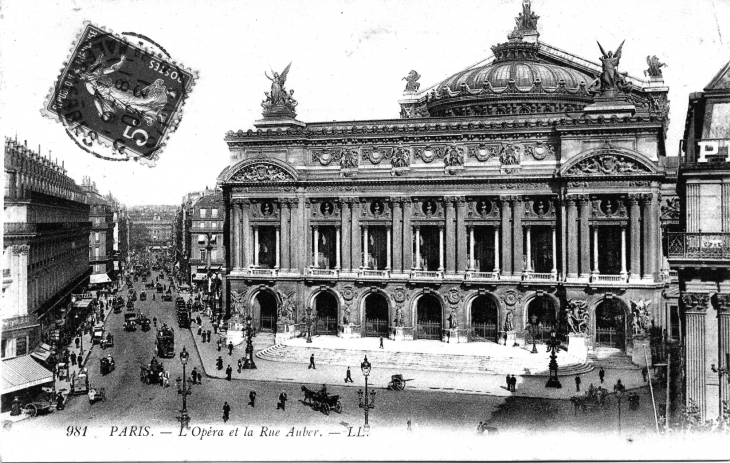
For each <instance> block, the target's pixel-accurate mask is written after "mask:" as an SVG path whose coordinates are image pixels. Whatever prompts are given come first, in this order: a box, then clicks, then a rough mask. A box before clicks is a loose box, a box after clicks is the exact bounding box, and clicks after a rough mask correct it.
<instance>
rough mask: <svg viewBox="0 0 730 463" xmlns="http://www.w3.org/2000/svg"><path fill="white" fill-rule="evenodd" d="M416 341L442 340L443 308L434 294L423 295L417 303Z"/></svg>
mask: <svg viewBox="0 0 730 463" xmlns="http://www.w3.org/2000/svg"><path fill="white" fill-rule="evenodd" d="M415 319H416V332H415V339H439V340H440V339H441V332H442V329H443V306H442V305H441V301H440V300H439V298H438V297H436V296H435V295H433V294H428V293H426V294H423V295H421V297H419V298H418V300H417V301H416V317H415Z"/></svg>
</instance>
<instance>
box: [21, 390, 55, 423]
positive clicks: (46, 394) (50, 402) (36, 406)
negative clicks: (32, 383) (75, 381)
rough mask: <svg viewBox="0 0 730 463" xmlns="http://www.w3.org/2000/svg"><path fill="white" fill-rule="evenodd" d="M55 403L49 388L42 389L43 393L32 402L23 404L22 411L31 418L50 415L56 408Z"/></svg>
mask: <svg viewBox="0 0 730 463" xmlns="http://www.w3.org/2000/svg"><path fill="white" fill-rule="evenodd" d="M56 404H57V401H56V400H54V396H53V393H52V392H51V390H50V388H45V387H44V388H43V392H41V393H40V394H38V395H37V396H36V397H35V399H33V401H32V402H29V403H27V404H25V406H24V407H23V411H24V412H25V413H27V414H28V415H30V416H31V417H33V416H36V415H45V414H48V413H50V412H51V411H52V410H53V409H54V408H55V407H56Z"/></svg>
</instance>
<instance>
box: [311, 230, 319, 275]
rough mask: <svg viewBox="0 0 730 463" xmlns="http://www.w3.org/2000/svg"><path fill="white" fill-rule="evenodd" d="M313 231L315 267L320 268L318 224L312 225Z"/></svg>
mask: <svg viewBox="0 0 730 463" xmlns="http://www.w3.org/2000/svg"><path fill="white" fill-rule="evenodd" d="M312 233H313V234H314V241H313V243H312V244H313V246H314V256H313V259H312V261H313V265H312V266H313V267H314V268H319V227H318V226H317V225H314V226H312Z"/></svg>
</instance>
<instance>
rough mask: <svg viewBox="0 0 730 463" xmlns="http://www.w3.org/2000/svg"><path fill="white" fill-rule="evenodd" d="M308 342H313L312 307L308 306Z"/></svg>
mask: <svg viewBox="0 0 730 463" xmlns="http://www.w3.org/2000/svg"><path fill="white" fill-rule="evenodd" d="M307 342H308V343H311V342H312V308H311V307H307Z"/></svg>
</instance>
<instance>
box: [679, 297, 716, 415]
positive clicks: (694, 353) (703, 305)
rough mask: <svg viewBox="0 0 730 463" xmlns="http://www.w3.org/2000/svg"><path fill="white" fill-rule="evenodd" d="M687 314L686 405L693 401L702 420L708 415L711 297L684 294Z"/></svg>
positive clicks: (685, 312)
mask: <svg viewBox="0 0 730 463" xmlns="http://www.w3.org/2000/svg"><path fill="white" fill-rule="evenodd" d="M681 297H682V303H683V304H684V314H685V325H686V326H685V333H686V334H685V375H686V378H685V382H686V401H687V402H686V403H687V405H689V401H690V400H692V401H693V402H694V403H695V404H696V405H697V406H698V407H699V408H700V415H701V418H700V419H701V420H702V421H705V416H706V413H707V397H706V388H707V380H706V377H705V375H706V372H705V362H706V359H705V348H706V346H705V312H706V311H707V304H708V303H709V300H710V295H709V294H707V293H693V292H682V294H681Z"/></svg>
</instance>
